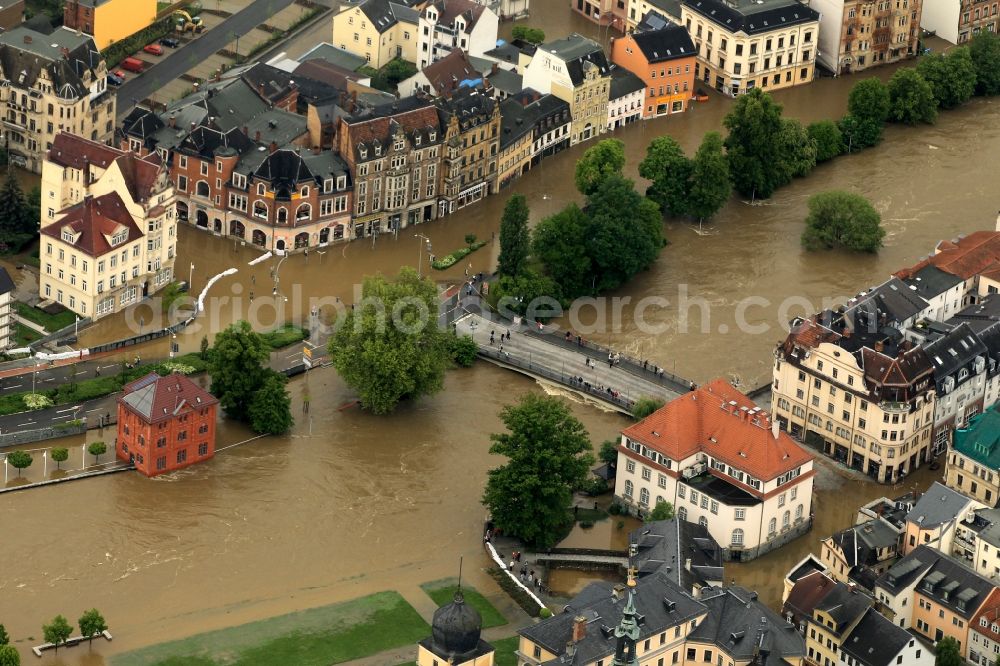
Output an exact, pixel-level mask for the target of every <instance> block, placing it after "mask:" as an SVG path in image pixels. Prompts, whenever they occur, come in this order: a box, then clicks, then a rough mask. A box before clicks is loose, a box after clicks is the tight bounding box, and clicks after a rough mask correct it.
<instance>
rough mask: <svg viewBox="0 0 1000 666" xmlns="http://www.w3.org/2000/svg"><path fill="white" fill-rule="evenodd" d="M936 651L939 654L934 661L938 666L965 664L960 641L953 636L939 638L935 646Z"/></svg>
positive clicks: (960, 665)
mask: <svg viewBox="0 0 1000 666" xmlns="http://www.w3.org/2000/svg"><path fill="white" fill-rule="evenodd" d="M934 652H935V654H936V655H937V659H935V661H934V663H935V665H936V666H963V665H964V664H965V660H964V659H962V648H961V647H959V645H958V641H957V640H955V639H954V638H952V637H951V636H945V637H944V638H942V639H941V640H939V641H938V643H937V645H936V646H935V647H934Z"/></svg>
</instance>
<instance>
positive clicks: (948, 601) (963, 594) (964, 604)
mask: <svg viewBox="0 0 1000 666" xmlns="http://www.w3.org/2000/svg"><path fill="white" fill-rule="evenodd" d="M927 551H930V552H927ZM913 557H915V558H916V559H919V560H920V561H921V562H929V564H930V566H929V567H928V568H927V569H926V570H925V571H926V573H924V574H923V575H921V576H920V582H919V583H918V584H917V588H916V589H917V592H918V593H919V594H921V595H923V596H925V597H927V598H929V599H933V600H934V601H935V602H937V603H938V604H940V605H942V606H944V607H946V608H948V609H949V610H951V611H952V612H954V613H955V614H957V615H959V616H961V617H963V618H965V619H966V620H968V619H970V618H971V617H972V616H973V615H974V614H975V613H976V611H978V610H979V607H980V606H982V604H983V602H984V601H985V600H986V597H987V596H989V594H990V593H991V592H992V591H993V590H994V589H995V586H994V585H993V583H992V582H991V581H989V580H987V579H986V578H984V577H983V576H980V575H979V574H977V573H976V572H975V571H973V570H972V569H970V568H968V567H967V566H965V565H964V564H963V563H961V562H959V561H958V560H956V559H954V558H952V557H949V556H947V555H945V554H943V553H940V552H938V551H935V550H933V549H931V548H930V547H928V546H926V545H920V546H919V547H918V548H917V549H916V550H914V551H913V552H911V553H910V554H909V555H907V556H906V557H904V558H903V559H902V560H900V561H899V562H897V563H896V564H895V565H893V567H892V569H895V568H896V567H898V566H900V565H901V564H903V563H905V562H906V561H907V560H909V559H910V558H913ZM892 569H890V570H889V572H887V573H891V572H892ZM883 577H884V576H883ZM881 580H882V579H881V578H880V579H879V581H881Z"/></svg>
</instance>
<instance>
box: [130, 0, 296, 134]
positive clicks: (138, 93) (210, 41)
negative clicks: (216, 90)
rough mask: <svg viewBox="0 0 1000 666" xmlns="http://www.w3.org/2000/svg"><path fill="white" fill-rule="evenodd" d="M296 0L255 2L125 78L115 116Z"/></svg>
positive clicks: (260, 0) (259, 0) (262, 0)
mask: <svg viewBox="0 0 1000 666" xmlns="http://www.w3.org/2000/svg"><path fill="white" fill-rule="evenodd" d="M294 1H295V0H254V1H253V2H251V3H250V4H249V5H247V7H246V8H245V9H243V10H242V11H240V12H239V13H237V14H233V15H232V16H230V17H229V18H227V19H226V20H224V21H223V22H222V23H220V24H219V25H217V26H215V27H214V28H212V29H211V30H209V31H208V32H206V33H204V34H203V35H202V36H201V37H199V38H198V39H195V40H192V41H191V42H188V43H187V44H186V45H184V46H182V47H181V48H179V49H177V50H175V51H173V52H172V53H170V55H168V56H166V57H164V58H163V59H162V60H159V61H158V62H157V63H156V65H155V66H154V67H150V68H149V69H148V70H146V72H145V73H144V74H142V75H141V76H137V77H134V78H130V79H128V80H127V81H126V82H125V83H123V84H122V85H121V87H119V88H118V117H119V118H123V117H124V116H126V115H128V112H129V111H131V110H132V107H133V106H135V104H136V103H138V102H142V101H143V100H145V99H146V98H147V97H149V96H150V95H152V94H153V93H155V92H156V91H157V90H159V89H160V88H162V87H163V86H164V85H166V84H167V83H169V82H171V81H173V80H174V79H176V78H177V77H179V76H180V75H181V74H184V73H185V72H188V71H190V70H191V69H193V68H194V67H196V66H197V65H198V63H200V62H202V61H204V60H205V59H206V58H208V57H209V56H210V55H212V54H213V53H215V52H216V51H218V50H219V49H221V48H223V47H224V46H225V45H226V44H228V43H229V42H230V41H231V38H230V35H233V34H237V35H243V34H246V33H247V32H250V30H252V29H253V28H256V27H257V26H258V25H260V24H261V23H265V22H266V21H267V19H269V18H270V17H272V16H274V15H275V14H277V13H278V12H280V11H281V10H283V9H285V8H286V7H288V6H289V5H291V4H293V3H294Z"/></svg>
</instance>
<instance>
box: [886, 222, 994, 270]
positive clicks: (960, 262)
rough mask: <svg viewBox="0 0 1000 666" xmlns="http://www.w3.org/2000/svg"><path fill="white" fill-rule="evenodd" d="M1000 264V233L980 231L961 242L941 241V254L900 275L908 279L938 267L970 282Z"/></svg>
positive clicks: (938, 252) (962, 239)
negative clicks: (924, 270)
mask: <svg viewBox="0 0 1000 666" xmlns="http://www.w3.org/2000/svg"><path fill="white" fill-rule="evenodd" d="M998 264H1000V231H976V232H974V233H971V234H969V235H968V236H966V237H965V238H961V239H958V240H957V241H954V242H953V241H941V242H940V243H938V246H937V253H936V254H933V255H931V256H930V257H927V258H926V259H924V260H923V261H921V262H919V263H917V264H916V265H914V266H911V267H910V268H904V269H903V270H900V271H897V272H896V274H895V275H896V277H898V278H900V279H904V280H905V279H906V278H908V277H910V276H912V275H913V274H914V273H916V272H917V271H919V270H920V269H921V268H924V267H926V266H936V267H937V268H939V269H941V270H942V271H944V272H946V273H951V274H952V275H957V276H958V277H960V278H962V279H965V280H968V279H969V278H971V277H973V276H975V275H978V274H980V273H982V272H984V271H987V270H990V269H992V268H994V267H996V266H997V265H998Z"/></svg>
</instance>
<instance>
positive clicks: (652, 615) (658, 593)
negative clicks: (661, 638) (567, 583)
mask: <svg viewBox="0 0 1000 666" xmlns="http://www.w3.org/2000/svg"><path fill="white" fill-rule="evenodd" d="M619 588H620V589H621V591H620V592H619V593H618V594H617V595H616V596H613V595H615V586H613V585H612V584H611V583H608V582H606V581H599V582H596V583H591V584H590V585H588V586H587V587H585V588H584V589H583V591H582V592H581V593H580V594H579V595H577V596H576V597H575V598H574V599H573V600H572V601H570V603H569V604H568V605H567V607H566V610H565V611H564V612H562V613H559V614H558V615H554V616H553V617H550V618H548V619H547V620H542V621H541V622H539V623H538V624H534V625H531V626H529V627H526V628H524V629H522V630H521V631H519V632H518V634H519V635H521V636H525V637H527V638H529V639H530V640H532V641H533V642H534V643H536V644H538V645H540V646H541V647H543V648H544V649H545V650H547V651H549V652H551V653H553V654H555V655H563V654H564V653H565V651H566V644H567V643H568V642H569V640H570V639H571V637H572V635H573V619H574V618H575V617H577V616H583V617H585V618H586V619H587V628H586V636H585V637H584V638H583V640H581V641H579V642H578V643H577V645H576V654H575V656H574V657H573V658H568V659H567V660H565V661H562V660H560V659H559V658H558V657H557V658H556V660H552V661H550V662H548V663H551V664H578V665H579V664H589V663H592V662H594V661H596V660H598V659H602V658H606V657H607V656H609V655H611V654H613V653H614V649H615V642H614V635H613V630H614V627H616V626H617V625H618V623H619V622H620V621H621V616H622V610H623V609H624V607H625V599H626V595H627V593H626V592H625V590H624V586H619ZM635 606H636V610H637V611H638V612H639V614H640V615H642V616H643V622H642V623H641V624H640V625H639V628H640V635H639V640H640V641H642V640H643V639H645V638H648V637H650V636H655V635H657V634H659V633H661V632H663V631H664V630H666V629H668V628H670V627H675V626H678V625H681V624H684V623H687V622H690V621H691V620H693V619H695V618H697V617H699V616H701V615H702V614H704V613H705V611H706V610H707V608H706V606H705V604H703V603H701V602H700V601H697V600H695V599H694V598H692V597H691V595H689V594H688V593H686V592H685V591H683V590H682V589H680V588H679V587H678V586H677V584H676V583H674V582H673V581H671V580H670V579H669V577H667V576H665V575H663V574H655V575H653V576H648V577H646V578H643V579H641V580H639V581H637V583H636V586H635ZM608 628H610V629H611V630H612V631H611V632H608V631H607V629H608Z"/></svg>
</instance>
